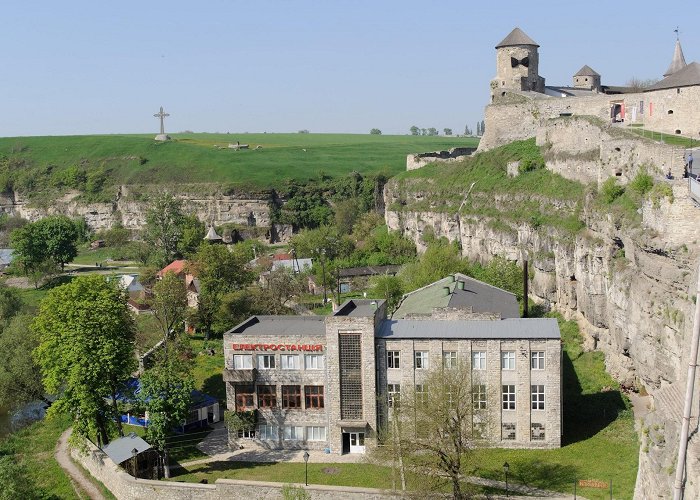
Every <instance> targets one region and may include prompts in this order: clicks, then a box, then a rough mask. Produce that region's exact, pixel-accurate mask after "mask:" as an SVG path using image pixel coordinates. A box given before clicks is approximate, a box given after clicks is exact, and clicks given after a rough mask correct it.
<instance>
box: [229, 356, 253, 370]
mask: <svg viewBox="0 0 700 500" xmlns="http://www.w3.org/2000/svg"><path fill="white" fill-rule="evenodd" d="M233 369H234V370H252V369H253V355H252V354H234V355H233Z"/></svg>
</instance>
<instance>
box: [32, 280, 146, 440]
mask: <svg viewBox="0 0 700 500" xmlns="http://www.w3.org/2000/svg"><path fill="white" fill-rule="evenodd" d="M126 299H127V297H126V294H125V293H124V291H123V290H122V289H121V288H120V287H119V285H118V283H117V281H116V280H111V281H107V280H105V278H104V277H103V276H98V275H93V276H81V277H78V278H75V279H74V280H72V281H71V282H70V283H68V284H65V285H62V286H60V287H57V288H54V289H52V290H50V291H49V293H48V294H47V295H46V297H45V298H44V299H43V301H42V302H41V307H40V309H39V314H38V315H37V317H36V318H35V319H34V322H33V324H32V329H33V330H34V332H35V333H36V334H37V335H38V336H39V346H38V347H37V348H36V350H35V351H34V355H35V359H36V361H37V363H38V365H39V366H40V368H41V374H42V376H43V381H44V386H45V388H46V390H47V392H49V393H50V394H56V395H58V399H57V400H56V401H55V402H54V403H53V405H51V408H50V409H49V414H52V413H65V414H69V415H71V417H72V418H73V421H74V425H73V429H74V431H75V432H76V433H77V434H78V435H81V436H84V437H88V436H95V435H96V436H97V439H98V442H101V443H103V444H106V443H108V442H109V439H110V434H112V432H113V431H114V430H116V431H118V432H119V434H120V435H123V432H122V428H121V421H120V410H119V407H118V402H117V393H118V392H119V391H120V390H121V389H122V388H123V384H124V383H125V382H126V380H127V379H128V378H129V377H130V376H131V374H132V373H133V371H134V370H135V369H136V365H137V363H136V359H135V357H134V335H135V331H136V327H135V324H134V320H133V317H132V316H131V313H130V312H129V310H128V309H127V305H126ZM110 400H111V402H110Z"/></svg>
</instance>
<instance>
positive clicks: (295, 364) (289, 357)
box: [280, 354, 299, 370]
mask: <svg viewBox="0 0 700 500" xmlns="http://www.w3.org/2000/svg"><path fill="white" fill-rule="evenodd" d="M280 358H281V359H282V369H283V370H298V369H299V355H298V354H280Z"/></svg>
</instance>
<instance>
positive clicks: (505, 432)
mask: <svg viewBox="0 0 700 500" xmlns="http://www.w3.org/2000/svg"><path fill="white" fill-rule="evenodd" d="M501 439H503V440H504V441H514V440H515V424H514V423H510V422H509V423H503V424H501Z"/></svg>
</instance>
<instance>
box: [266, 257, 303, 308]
mask: <svg viewBox="0 0 700 500" xmlns="http://www.w3.org/2000/svg"><path fill="white" fill-rule="evenodd" d="M304 291H306V275H305V274H301V273H295V272H293V271H292V270H291V269H288V268H279V269H275V270H273V271H270V274H268V275H267V283H266V284H265V286H264V287H263V288H262V290H260V293H259V294H258V295H257V300H256V302H259V304H258V306H259V307H261V308H262V309H263V310H264V311H265V314H284V313H285V312H287V311H289V306H288V303H289V300H290V299H291V298H292V297H294V296H296V295H300V294H302V293H304Z"/></svg>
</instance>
